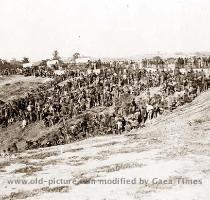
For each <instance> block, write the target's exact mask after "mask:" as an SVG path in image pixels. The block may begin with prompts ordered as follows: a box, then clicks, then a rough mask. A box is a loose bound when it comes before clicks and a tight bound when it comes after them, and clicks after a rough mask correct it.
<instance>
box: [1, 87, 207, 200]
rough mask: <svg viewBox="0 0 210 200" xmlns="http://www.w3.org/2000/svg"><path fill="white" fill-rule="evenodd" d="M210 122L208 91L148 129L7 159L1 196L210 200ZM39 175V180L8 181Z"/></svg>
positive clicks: (92, 199)
mask: <svg viewBox="0 0 210 200" xmlns="http://www.w3.org/2000/svg"><path fill="white" fill-rule="evenodd" d="M209 122H210V91H208V92H206V93H203V94H201V96H199V97H198V98H197V99H195V100H194V101H193V102H192V103H190V104H188V105H185V106H183V107H180V108H178V109H177V110H175V111H174V112H172V113H170V114H167V115H163V116H160V118H158V119H155V120H153V121H151V122H150V123H149V124H147V126H146V127H145V128H143V129H139V130H135V131H131V132H130V133H127V134H124V135H117V136H101V137H95V138H89V139H87V140H83V141H80V142H76V143H73V144H68V145H64V146H57V147H51V148H46V149H39V150H32V151H28V152H25V153H21V154H19V155H17V157H16V158H14V159H10V160H9V159H5V158H4V159H3V158H2V159H1V160H0V178H1V185H2V188H1V194H2V197H3V196H4V198H3V199H34V200H35V199H36V200H37V199H50V200H51V199H63V200H64V199H71V200H78V199H81V200H86V199H90V200H102V199H106V200H118V199H122V200H132V199H141V200H183V199H184V200H209V197H210V190H209V188H210V182H209V180H210V123H209ZM181 177H182V178H183V179H181ZM36 178H37V179H38V180H40V184H27V185H25V184H8V180H10V179H11V180H15V179H19V180H20V179H24V180H28V181H30V180H35V179H36ZM154 178H157V179H154ZM61 179H62V180H61ZM58 180H60V183H58V182H59V181H58ZM67 180H68V181H67ZM164 180H165V182H164V183H163V181H164ZM42 181H43V182H42ZM44 181H45V182H44ZM56 181H58V182H57V183H55V182H56ZM61 181H63V182H64V181H66V184H64V183H63V184H61ZM70 181H74V183H72V182H70ZM114 181H115V182H114ZM125 181H130V183H128V182H127V183H126V184H125ZM117 182H118V184H114V183H117ZM105 183H106V184H105ZM131 183H133V184H131Z"/></svg>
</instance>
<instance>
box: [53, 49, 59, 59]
mask: <svg viewBox="0 0 210 200" xmlns="http://www.w3.org/2000/svg"><path fill="white" fill-rule="evenodd" d="M52 55H53V60H60V56H59V53H58V50H55V51H54V52H53V54H52Z"/></svg>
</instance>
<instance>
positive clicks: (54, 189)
mask: <svg viewBox="0 0 210 200" xmlns="http://www.w3.org/2000/svg"><path fill="white" fill-rule="evenodd" d="M41 190H42V191H43V192H48V193H53V192H59V193H62V192H68V191H69V187H68V186H59V187H44V188H41Z"/></svg>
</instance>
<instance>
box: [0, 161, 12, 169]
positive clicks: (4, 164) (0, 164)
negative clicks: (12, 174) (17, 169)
mask: <svg viewBox="0 0 210 200" xmlns="http://www.w3.org/2000/svg"><path fill="white" fill-rule="evenodd" d="M10 165H11V163H10V162H8V161H5V162H1V163H0V169H3V168H5V167H7V166H10Z"/></svg>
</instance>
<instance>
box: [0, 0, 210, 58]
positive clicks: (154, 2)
mask: <svg viewBox="0 0 210 200" xmlns="http://www.w3.org/2000/svg"><path fill="white" fill-rule="evenodd" d="M209 26H210V1H209V0H0V27H1V28H0V58H7V59H10V58H21V57H23V56H27V57H29V58H31V59H33V60H37V59H43V58H50V57H51V54H52V52H53V50H55V49H57V50H58V51H59V53H60V55H61V56H62V57H69V56H72V54H73V53H74V52H80V53H81V54H83V55H90V56H100V57H106V56H111V57H122V56H132V55H138V54H144V53H156V52H158V51H160V52H161V53H165V52H166V53H171V52H176V51H186V52H191V51H210V28H209Z"/></svg>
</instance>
